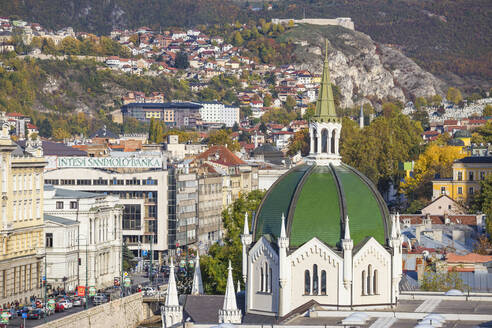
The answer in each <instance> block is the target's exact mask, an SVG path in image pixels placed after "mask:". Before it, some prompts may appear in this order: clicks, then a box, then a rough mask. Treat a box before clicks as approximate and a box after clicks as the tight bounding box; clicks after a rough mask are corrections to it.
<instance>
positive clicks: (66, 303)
mask: <svg viewBox="0 0 492 328" xmlns="http://www.w3.org/2000/svg"><path fill="white" fill-rule="evenodd" d="M58 303H60V304H62V305H63V307H64V308H65V309H71V308H72V307H73V303H72V302H70V301H69V300H67V299H63V300H61V301H59V302H58Z"/></svg>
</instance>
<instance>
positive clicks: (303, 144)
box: [287, 129, 309, 156]
mask: <svg viewBox="0 0 492 328" xmlns="http://www.w3.org/2000/svg"><path fill="white" fill-rule="evenodd" d="M299 151H300V152H301V155H302V156H307V155H308V154H309V130H308V129H302V130H299V131H297V132H296V133H294V136H293V137H292V138H291V139H290V142H289V147H288V150H287V154H288V155H289V156H294V155H295V154H297V153H298V152H299Z"/></svg>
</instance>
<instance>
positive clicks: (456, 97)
mask: <svg viewBox="0 0 492 328" xmlns="http://www.w3.org/2000/svg"><path fill="white" fill-rule="evenodd" d="M446 99H447V100H448V101H450V102H452V103H453V104H455V105H458V104H459V103H461V102H462V101H463V96H462V95H461V92H460V90H459V89H457V88H454V87H449V89H448V93H447V95H446Z"/></svg>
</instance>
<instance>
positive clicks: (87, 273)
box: [77, 233, 89, 310]
mask: <svg viewBox="0 0 492 328" xmlns="http://www.w3.org/2000/svg"><path fill="white" fill-rule="evenodd" d="M80 239H82V240H84V239H85V294H84V295H85V309H86V310H87V309H88V308H89V300H88V298H87V293H88V290H89V256H88V255H89V252H88V247H89V241H88V240H87V236H86V235H84V234H81V233H79V238H78V241H77V242H78V244H80ZM79 257H80V253H79Z"/></svg>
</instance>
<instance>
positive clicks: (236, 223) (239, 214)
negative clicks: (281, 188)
mask: <svg viewBox="0 0 492 328" xmlns="http://www.w3.org/2000/svg"><path fill="white" fill-rule="evenodd" d="M263 196H264V192H262V191H259V190H255V191H252V192H250V193H248V194H242V195H241V196H240V197H239V198H238V199H236V200H235V201H234V203H233V204H232V205H231V206H230V207H229V208H227V209H226V210H224V211H223V212H222V223H223V228H224V230H223V231H225V235H224V238H223V245H219V244H214V245H212V246H211V247H210V249H209V251H208V255H206V256H203V257H201V258H200V267H201V269H202V275H203V285H204V289H205V293H207V294H217V293H224V292H225V288H226V284H227V265H228V262H229V260H230V261H231V264H232V268H233V276H234V281H238V280H240V281H242V277H241V276H242V274H241V263H242V244H241V233H242V231H243V226H244V215H245V213H248V215H249V223H250V224H251V217H252V213H253V211H256V210H257V208H258V206H259V205H260V202H261V199H262V198H263Z"/></svg>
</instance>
